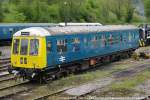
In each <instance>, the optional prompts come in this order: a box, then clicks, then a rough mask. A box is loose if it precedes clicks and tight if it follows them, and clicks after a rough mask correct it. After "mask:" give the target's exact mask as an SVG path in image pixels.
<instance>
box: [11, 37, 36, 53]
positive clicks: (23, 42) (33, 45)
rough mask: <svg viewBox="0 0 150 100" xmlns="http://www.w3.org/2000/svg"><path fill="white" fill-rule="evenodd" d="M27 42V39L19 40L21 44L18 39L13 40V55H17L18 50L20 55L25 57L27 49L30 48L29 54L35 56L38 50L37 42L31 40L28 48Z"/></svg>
mask: <svg viewBox="0 0 150 100" xmlns="http://www.w3.org/2000/svg"><path fill="white" fill-rule="evenodd" d="M28 42H29V40H28V39H21V43H20V40H19V39H14V40H13V54H19V49H20V55H27V54H28V48H29V46H30V50H29V54H30V55H33V56H37V55H38V50H39V40H38V39H31V40H30V45H29V46H28ZM19 45H20V46H19Z"/></svg>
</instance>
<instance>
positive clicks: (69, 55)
mask: <svg viewBox="0 0 150 100" xmlns="http://www.w3.org/2000/svg"><path fill="white" fill-rule="evenodd" d="M129 33H131V35H129ZM102 34H103V35H105V36H106V37H107V38H108V37H109V36H110V34H112V35H113V37H117V36H120V35H122V37H123V41H122V42H121V41H120V40H119V43H116V44H113V45H110V44H109V43H108V42H107V43H106V46H104V47H102V45H101V43H102V42H100V41H99V42H97V47H95V48H93V43H92V42H90V40H91V38H92V37H94V36H101V35H102ZM130 36H131V37H132V38H129V37H130ZM76 37H78V38H79V39H80V44H79V47H80V51H78V52H72V48H73V45H72V44H71V39H74V38H76ZM84 38H87V39H88V42H86V43H84ZM61 39H67V40H68V42H67V48H68V50H67V52H65V53H63V54H59V53H57V47H56V40H61ZM125 40H126V41H125ZM48 41H50V42H51V43H52V52H51V53H49V54H47V66H49V67H48V68H53V66H56V65H59V64H63V63H68V62H72V61H76V60H80V59H85V58H89V57H94V56H102V55H107V54H111V53H113V52H118V51H122V50H127V49H131V48H132V49H134V48H138V47H139V42H138V41H139V30H138V29H132V30H121V31H120V30H118V31H111V32H98V33H87V34H81V33H80V34H70V35H65V34H64V35H55V36H47V37H46V42H48ZM61 56H63V57H65V62H61V61H59V58H60V57H61Z"/></svg>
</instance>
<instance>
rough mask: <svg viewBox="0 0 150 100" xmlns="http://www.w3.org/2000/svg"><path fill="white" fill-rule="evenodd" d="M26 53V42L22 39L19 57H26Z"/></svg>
mask: <svg viewBox="0 0 150 100" xmlns="http://www.w3.org/2000/svg"><path fill="white" fill-rule="evenodd" d="M27 53H28V40H27V39H22V40H21V49H20V54H21V55H27Z"/></svg>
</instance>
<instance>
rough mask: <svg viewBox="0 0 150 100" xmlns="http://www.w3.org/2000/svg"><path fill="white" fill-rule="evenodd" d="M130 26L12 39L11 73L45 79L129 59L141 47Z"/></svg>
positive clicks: (29, 32) (31, 32)
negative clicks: (123, 58)
mask: <svg viewBox="0 0 150 100" xmlns="http://www.w3.org/2000/svg"><path fill="white" fill-rule="evenodd" d="M139 36H140V35H139V29H138V28H137V27H135V26H131V25H106V26H64V27H60V26H56V27H48V28H42V27H31V28H26V29H23V30H20V31H18V32H16V33H15V34H14V35H13V40H12V51H11V68H10V69H9V71H10V72H11V73H14V74H19V75H21V76H24V77H25V78H28V79H37V78H38V79H40V80H41V79H46V78H48V77H56V76H57V75H58V74H60V73H63V74H64V73H68V72H72V71H73V72H74V71H77V70H81V69H86V68H89V67H92V66H94V65H96V64H97V63H103V62H106V61H112V60H116V59H119V58H120V57H121V56H129V55H130V54H131V52H132V51H134V50H135V49H136V48H138V47H139V38H140V37H139Z"/></svg>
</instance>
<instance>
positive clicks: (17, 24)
mask: <svg viewBox="0 0 150 100" xmlns="http://www.w3.org/2000/svg"><path fill="white" fill-rule="evenodd" d="M56 25H58V24H55V23H0V27H15V26H31V27H32V26H35V27H39V26H56Z"/></svg>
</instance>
